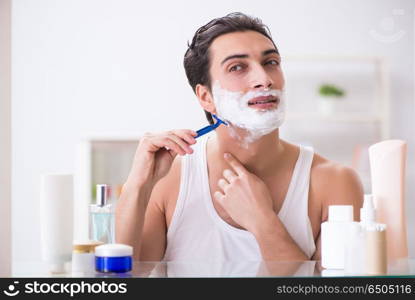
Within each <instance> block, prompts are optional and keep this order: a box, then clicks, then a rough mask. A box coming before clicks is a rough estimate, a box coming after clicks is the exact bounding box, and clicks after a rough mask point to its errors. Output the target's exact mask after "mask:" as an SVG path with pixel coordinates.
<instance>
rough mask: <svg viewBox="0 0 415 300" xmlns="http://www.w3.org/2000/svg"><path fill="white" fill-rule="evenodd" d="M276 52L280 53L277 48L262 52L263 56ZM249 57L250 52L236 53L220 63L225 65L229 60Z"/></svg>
mask: <svg viewBox="0 0 415 300" xmlns="http://www.w3.org/2000/svg"><path fill="white" fill-rule="evenodd" d="M272 53H275V54H277V55H280V54H279V52H278V50H277V49H268V50H265V51H263V52H262V56H266V55H268V54H272ZM247 57H249V55H248V54H234V55H229V56H227V57H226V58H225V59H224V60H222V62H221V63H220V64H221V65H223V64H224V63H225V62H226V61H227V60H230V59H234V58H247Z"/></svg>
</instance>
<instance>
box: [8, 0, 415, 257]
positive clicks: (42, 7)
mask: <svg viewBox="0 0 415 300" xmlns="http://www.w3.org/2000/svg"><path fill="white" fill-rule="evenodd" d="M414 6H415V5H414V3H413V1H411V0H407V1H404V0H401V1H386V0H384V1H377V0H369V1H359V0H348V1H346V0H342V1H340V0H338V1H332V0H315V1H307V0H290V1H288V0H287V1H275V0H269V1H265V0H258V1H254V2H253V1H247V0H238V1H218V2H217V3H213V4H212V1H186V0H180V1H133V0H131V1H126V0H124V1H119V0H113V1H103V0H87V1H85V0H71V1H56V0H38V1H31V0H14V1H13V13H12V47H13V52H12V71H13V73H12V74H13V76H12V95H13V98H12V99H13V106H12V110H13V114H12V117H13V124H12V125H13V127H12V128H13V144H12V146H13V149H14V150H13V161H12V162H13V185H12V191H13V249H14V250H13V251H14V260H15V261H18V260H31V259H38V258H40V241H39V213H38V203H39V199H38V194H39V184H38V183H39V175H40V174H41V173H43V172H73V171H75V161H76V145H77V143H78V141H79V139H80V138H81V137H82V136H84V135H85V134H86V133H88V132H95V133H100V132H101V133H103V132H107V131H111V132H114V131H128V132H137V134H139V133H142V132H144V131H157V130H163V129H167V128H192V129H198V128H200V127H201V126H204V125H205V124H206V123H205V120H204V114H203V112H202V110H201V109H200V107H199V106H198V104H197V102H196V99H195V97H194V95H193V93H192V91H191V89H190V87H189V86H188V84H187V80H186V77H185V73H184V70H183V67H182V64H183V62H182V61H183V55H184V52H185V50H186V43H187V41H188V40H190V39H191V38H192V36H193V33H194V31H195V30H196V29H197V28H198V27H199V26H201V25H203V24H204V23H206V22H207V21H209V20H210V19H212V18H214V17H219V16H223V15H225V14H227V13H229V12H232V11H242V12H245V13H248V14H252V15H255V16H258V17H260V18H262V19H263V21H264V22H265V23H266V24H268V25H269V27H270V29H271V31H272V34H273V37H274V38H275V41H276V43H277V45H279V48H280V52H281V53H282V56H284V55H291V54H343V55H378V56H383V57H385V58H386V59H387V60H388V62H389V65H390V70H391V100H392V105H391V114H392V128H391V132H392V137H394V138H402V139H405V140H408V142H409V143H410V150H411V151H412V155H409V157H411V159H410V161H409V164H410V169H412V170H411V172H412V175H411V176H412V177H411V178H412V179H410V180H411V181H412V182H413V178H414V175H413V171H414V159H413V157H414V155H413V153H414V152H413V150H414V144H415V140H414V137H415V134H414V123H413V118H414V91H413V82H414V76H413V75H414V29H413V23H414ZM393 9H402V10H401V11H400V12H403V13H404V14H403V15H395V16H394V17H393V20H394V21H395V22H396V23H395V27H393V28H392V26H391V23H388V19H385V17H390V16H393V12H394V11H393ZM389 20H390V19H389ZM382 22H383V23H382ZM392 25H393V24H392ZM382 26H383V27H382ZM388 26H389V27H388ZM372 30H377V32H380V33H384V34H386V33H390V32H393V31H397V30H403V31H404V35H403V37H402V38H400V39H398V40H396V41H394V42H391V43H386V42H383V41H381V40H380V39H379V38H375V37H374V36H373V35H372V34H371V33H370V32H371V31H372ZM388 30H390V32H388ZM408 186H409V185H408ZM407 196H408V204H407V207H408V221H409V224H408V225H409V226H408V229H409V235H410V236H411V240H410V251H411V254H410V255H411V256H412V257H415V240H414V238H413V237H414V230H413V229H412V228H414V219H415V205H414V203H413V200H414V197H415V192H414V190H413V189H412V190H409V191H408V195H407ZM29 245H30V251H28V246H29Z"/></svg>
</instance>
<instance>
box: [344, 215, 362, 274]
mask: <svg viewBox="0 0 415 300" xmlns="http://www.w3.org/2000/svg"><path fill="white" fill-rule="evenodd" d="M365 251H366V244H365V231H364V229H363V228H362V226H361V224H360V223H359V222H351V223H350V226H349V236H348V237H347V241H346V246H345V253H344V272H345V274H347V275H363V274H365V263H366V262H365Z"/></svg>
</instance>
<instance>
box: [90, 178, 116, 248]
mask: <svg viewBox="0 0 415 300" xmlns="http://www.w3.org/2000/svg"><path fill="white" fill-rule="evenodd" d="M96 188H97V193H96V204H91V205H90V239H91V240H94V241H100V242H103V243H106V244H109V243H114V241H115V237H114V234H115V228H114V227H115V226H114V212H113V208H112V205H111V204H109V203H108V201H107V196H108V187H107V185H106V184H97V187H96Z"/></svg>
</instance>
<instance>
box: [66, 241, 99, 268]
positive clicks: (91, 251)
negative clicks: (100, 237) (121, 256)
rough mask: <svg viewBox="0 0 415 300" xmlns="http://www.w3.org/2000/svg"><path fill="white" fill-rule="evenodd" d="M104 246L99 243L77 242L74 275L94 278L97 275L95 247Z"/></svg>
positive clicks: (75, 245)
mask: <svg viewBox="0 0 415 300" xmlns="http://www.w3.org/2000/svg"><path fill="white" fill-rule="evenodd" d="M100 245H102V242H99V241H85V242H76V243H75V244H74V245H73V251H72V269H71V270H72V275H73V276H85V275H89V276H92V275H93V274H94V273H95V247H97V246H100Z"/></svg>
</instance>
